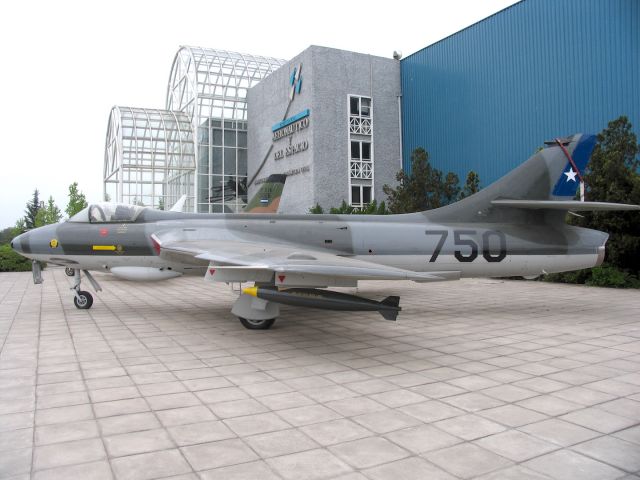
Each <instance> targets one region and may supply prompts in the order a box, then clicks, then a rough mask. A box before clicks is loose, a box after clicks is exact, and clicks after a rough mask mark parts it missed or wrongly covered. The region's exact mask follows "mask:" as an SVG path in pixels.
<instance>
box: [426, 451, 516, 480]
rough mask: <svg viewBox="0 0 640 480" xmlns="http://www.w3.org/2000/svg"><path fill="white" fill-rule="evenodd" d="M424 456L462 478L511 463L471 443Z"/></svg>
mask: <svg viewBox="0 0 640 480" xmlns="http://www.w3.org/2000/svg"><path fill="white" fill-rule="evenodd" d="M424 457H425V458H426V459H427V460H429V461H430V462H431V463H434V464H436V465H437V466H438V467H440V468H441V469H443V470H445V471H447V472H449V473H452V474H453V475H456V476H458V477H462V478H472V477H474V476H478V475H482V474H484V473H488V472H491V471H493V470H497V469H499V468H503V467H506V466H507V465H511V462H510V461H509V460H507V459H506V458H504V457H502V456H500V455H496V454H495V453H492V452H490V451H489V450H485V449H484V448H481V447H479V446H477V445H473V444H471V443H463V444H460V445H455V446H453V447H449V448H443V449H442V450H436V451H435V452H429V453H425V454H424Z"/></svg>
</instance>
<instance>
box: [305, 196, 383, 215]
mask: <svg viewBox="0 0 640 480" xmlns="http://www.w3.org/2000/svg"><path fill="white" fill-rule="evenodd" d="M309 213H311V214H323V213H324V208H322V207H321V206H320V204H319V203H316V205H315V206H314V207H311V208H310V209H309ZM329 213H332V214H334V215H351V214H354V215H388V214H389V210H387V205H386V204H385V203H384V202H380V205H378V202H377V201H375V200H374V201H373V202H371V203H368V204H367V205H365V206H364V207H363V208H362V209H361V210H358V209H357V208H356V207H352V206H351V205H348V204H347V202H346V201H344V200H343V201H342V204H340V206H339V207H331V209H330V210H329Z"/></svg>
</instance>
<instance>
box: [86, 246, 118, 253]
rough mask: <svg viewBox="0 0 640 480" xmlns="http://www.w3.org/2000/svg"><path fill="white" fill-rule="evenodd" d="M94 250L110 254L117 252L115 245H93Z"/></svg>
mask: <svg viewBox="0 0 640 480" xmlns="http://www.w3.org/2000/svg"><path fill="white" fill-rule="evenodd" d="M92 248H93V250H100V251H108V252H114V251H115V250H116V246H115V245H93V247H92Z"/></svg>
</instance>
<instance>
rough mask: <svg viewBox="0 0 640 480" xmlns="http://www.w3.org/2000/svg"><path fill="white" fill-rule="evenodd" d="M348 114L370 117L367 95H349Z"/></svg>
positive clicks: (369, 104) (369, 103)
mask: <svg viewBox="0 0 640 480" xmlns="http://www.w3.org/2000/svg"><path fill="white" fill-rule="evenodd" d="M349 114H350V115H352V116H360V117H370V116H371V99H370V98H369V97H356V96H350V97H349Z"/></svg>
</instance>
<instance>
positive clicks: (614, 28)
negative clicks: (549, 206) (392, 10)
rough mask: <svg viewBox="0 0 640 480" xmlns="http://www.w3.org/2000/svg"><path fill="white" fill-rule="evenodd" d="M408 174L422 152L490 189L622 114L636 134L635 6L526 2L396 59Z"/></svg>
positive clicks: (577, 0)
mask: <svg viewBox="0 0 640 480" xmlns="http://www.w3.org/2000/svg"><path fill="white" fill-rule="evenodd" d="M401 72H402V95H403V96H402V117H403V120H402V121H403V149H404V167H405V169H407V168H408V167H409V165H410V156H411V151H412V150H413V149H414V148H416V147H418V146H421V147H424V148H425V149H426V150H427V151H428V152H429V153H430V155H431V159H432V162H433V164H434V165H435V166H437V167H438V168H440V169H442V170H445V171H453V172H456V173H457V174H458V175H459V176H460V181H461V183H464V179H465V177H466V173H467V172H468V171H469V170H475V171H476V172H478V173H479V175H480V180H481V182H482V186H487V185H488V184H489V183H491V182H492V181H494V180H497V179H498V178H499V177H501V176H502V175H504V174H505V173H506V172H508V171H509V170H511V169H512V168H514V167H515V166H517V165H519V164H520V163H522V162H523V161H525V160H526V159H527V158H529V156H530V155H531V154H532V153H533V152H534V151H535V150H536V148H537V147H538V146H541V145H542V144H543V142H544V141H545V140H549V139H552V138H554V137H556V136H563V135H569V134H572V133H576V132H588V133H598V132H600V131H601V130H602V129H603V128H604V127H606V125H607V122H608V121H609V120H612V119H614V118H617V117H618V116H620V115H622V114H624V115H627V116H628V117H629V118H630V120H631V122H632V123H633V126H634V131H635V132H636V134H640V0H524V1H522V2H520V3H517V4H516V5H513V6H512V7H509V8H507V9H505V10H503V11H501V12H499V13H497V14H495V15H493V16H491V17H489V18H487V19H485V20H483V21H481V22H479V23H477V24H474V25H472V26H470V27H469V28H467V29H465V30H462V31H461V32H458V33H456V34H454V35H452V36H450V37H447V38H445V39H443V40H441V41H440V42H438V43H436V44H434V45H431V46H429V47H427V48H424V49H423V50H420V51H419V52H416V53H414V54H413V55H410V56H409V57H407V58H406V59H403V60H402V62H401Z"/></svg>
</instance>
